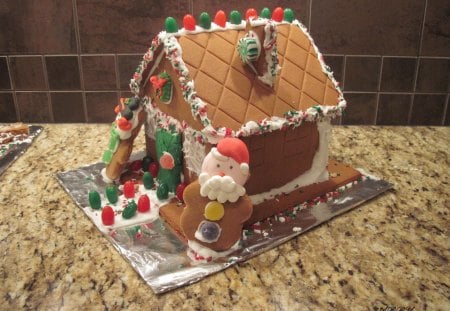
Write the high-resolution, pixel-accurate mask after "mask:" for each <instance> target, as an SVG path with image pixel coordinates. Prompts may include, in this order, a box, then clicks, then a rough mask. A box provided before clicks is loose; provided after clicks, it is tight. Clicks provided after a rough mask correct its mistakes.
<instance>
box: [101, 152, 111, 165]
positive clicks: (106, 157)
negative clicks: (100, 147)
mask: <svg viewBox="0 0 450 311" xmlns="http://www.w3.org/2000/svg"><path fill="white" fill-rule="evenodd" d="M112 156H113V154H112V151H111V150H105V152H103V156H102V161H103V163H105V164H109V163H111V160H112Z"/></svg>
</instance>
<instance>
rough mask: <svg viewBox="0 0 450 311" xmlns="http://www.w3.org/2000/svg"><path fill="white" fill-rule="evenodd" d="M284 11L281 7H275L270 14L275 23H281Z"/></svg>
mask: <svg viewBox="0 0 450 311" xmlns="http://www.w3.org/2000/svg"><path fill="white" fill-rule="evenodd" d="M283 16H284V10H283V8H282V7H277V8H276V9H275V10H273V12H272V19H273V20H274V21H276V22H281V21H282V20H283Z"/></svg>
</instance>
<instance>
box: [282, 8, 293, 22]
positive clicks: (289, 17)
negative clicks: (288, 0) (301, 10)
mask: <svg viewBox="0 0 450 311" xmlns="http://www.w3.org/2000/svg"><path fill="white" fill-rule="evenodd" d="M283 19H284V20H285V21H286V22H289V23H292V21H293V20H294V11H292V9H289V8H286V9H284V16H283Z"/></svg>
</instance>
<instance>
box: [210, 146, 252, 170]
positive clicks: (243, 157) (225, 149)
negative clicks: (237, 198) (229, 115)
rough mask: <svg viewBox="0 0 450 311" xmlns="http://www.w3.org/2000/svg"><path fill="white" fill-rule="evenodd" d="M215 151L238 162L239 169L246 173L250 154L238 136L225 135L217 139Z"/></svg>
mask: <svg viewBox="0 0 450 311" xmlns="http://www.w3.org/2000/svg"><path fill="white" fill-rule="evenodd" d="M213 151H214V150H213ZM215 151H216V152H218V153H220V155H221V156H224V157H229V158H232V159H233V160H234V161H236V162H237V163H239V165H240V168H241V171H242V172H243V173H244V174H248V170H249V166H248V162H249V160H250V155H249V152H248V149H247V145H246V144H245V143H244V142H243V141H242V140H240V139H239V138H233V137H226V138H224V139H222V140H220V141H219V143H218V144H217V149H216V150H215ZM214 153H215V152H214Z"/></svg>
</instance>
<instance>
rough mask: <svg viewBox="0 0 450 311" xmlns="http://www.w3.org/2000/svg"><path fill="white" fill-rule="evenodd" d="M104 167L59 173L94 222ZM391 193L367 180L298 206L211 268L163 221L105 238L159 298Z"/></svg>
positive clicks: (248, 234)
mask: <svg viewBox="0 0 450 311" xmlns="http://www.w3.org/2000/svg"><path fill="white" fill-rule="evenodd" d="M141 157H142V156H141ZM135 158H139V155H136V156H135ZM103 167H104V164H103V163H97V164H93V165H89V166H84V167H81V168H79V169H76V170H72V171H67V172H62V173H58V174H57V178H58V181H59V182H60V184H61V185H62V186H63V187H64V189H65V190H66V191H67V192H68V193H69V194H70V196H71V197H72V198H73V200H74V201H75V203H76V204H77V205H78V206H79V207H80V208H81V209H82V210H83V211H84V212H85V214H86V215H88V217H91V216H90V213H87V212H86V211H87V209H90V207H89V202H88V192H89V191H90V190H92V189H97V190H98V191H99V192H100V191H103V190H104V188H105V186H106V185H105V183H104V182H103V181H102V179H101V177H100V171H101V169H102V168H103ZM390 188H392V184H390V183H389V182H387V181H384V180H379V179H375V178H365V179H363V180H362V181H360V182H358V183H357V184H353V185H352V186H351V187H349V188H346V189H341V190H340V191H339V196H338V197H336V198H331V199H330V200H328V201H327V202H325V203H319V204H314V205H310V206H306V205H304V206H303V207H302V206H299V208H296V209H295V215H294V217H284V216H277V217H272V218H270V219H268V221H263V222H260V223H258V224H256V225H255V226H254V227H253V229H250V230H244V233H243V239H242V242H241V247H240V248H239V249H238V250H236V251H235V252H233V253H231V254H230V255H229V256H227V257H223V258H218V259H216V260H214V261H212V262H208V263H198V262H193V261H192V260H191V259H189V257H188V256H187V246H186V245H185V243H184V242H183V241H181V240H180V239H179V238H178V237H177V236H176V235H174V234H173V233H172V231H171V229H170V228H168V226H167V224H166V223H165V222H164V221H163V220H162V219H160V218H159V219H156V220H155V221H153V222H151V223H145V224H140V225H137V226H136V225H133V226H131V227H128V228H121V229H117V230H115V231H113V232H112V233H109V234H105V236H106V237H107V239H108V240H109V241H110V242H111V243H112V244H113V245H114V247H115V248H116V249H117V250H118V251H119V253H120V254H121V255H122V256H124V257H125V258H126V259H127V260H128V261H129V262H130V263H131V265H132V266H133V268H134V269H135V270H136V271H137V272H138V273H139V274H140V275H141V277H142V278H143V279H144V280H145V282H147V284H148V285H150V287H151V288H152V290H153V291H154V292H155V293H157V294H159V293H163V292H167V291H170V290H172V289H175V288H177V287H180V286H184V285H187V284H192V283H194V282H197V281H199V280H201V279H203V278H204V277H206V276H208V275H211V274H213V273H216V272H218V271H221V270H224V269H226V268H228V267H230V266H232V265H234V264H236V263H238V262H242V261H245V260H247V259H249V258H251V257H253V256H256V255H258V254H261V253H263V252H265V251H267V250H269V249H272V248H274V247H276V246H278V245H280V244H282V243H284V242H286V241H288V240H290V239H292V238H294V237H296V236H298V235H300V234H302V233H305V232H306V231H308V230H309V229H312V228H314V227H316V226H318V225H320V224H321V223H323V222H325V221H327V220H329V219H331V218H333V217H336V216H338V215H340V214H342V213H345V212H347V211H349V210H350V209H352V208H354V207H356V206H358V205H360V204H361V203H363V202H365V201H367V200H370V199H371V198H373V197H375V196H377V195H379V194H380V193H383V192H384V191H386V190H388V189H390ZM291 215H292V214H291ZM286 218H288V219H286ZM91 220H92V219H91ZM100 231H101V230H100Z"/></svg>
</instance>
